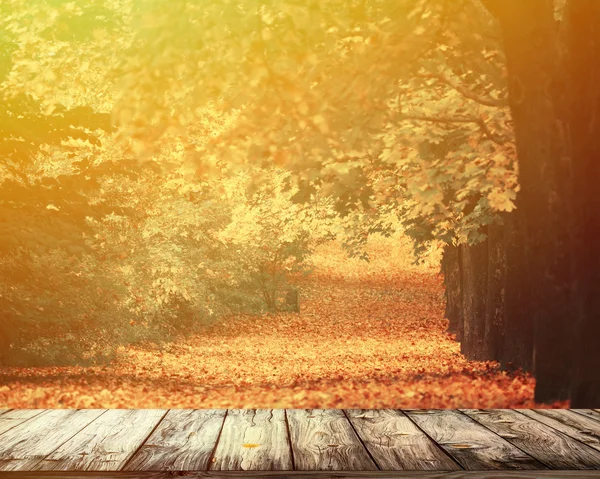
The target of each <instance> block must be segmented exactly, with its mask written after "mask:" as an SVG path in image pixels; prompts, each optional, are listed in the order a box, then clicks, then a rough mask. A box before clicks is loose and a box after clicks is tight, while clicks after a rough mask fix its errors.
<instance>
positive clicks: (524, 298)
mask: <svg viewBox="0 0 600 479" xmlns="http://www.w3.org/2000/svg"><path fill="white" fill-rule="evenodd" d="M522 216H523V215H522V213H521V211H520V210H517V211H513V212H512V213H506V214H505V215H504V217H503V221H504V249H505V254H506V272H505V275H504V337H505V341H504V343H503V347H502V349H501V351H500V354H499V357H498V361H499V362H500V365H501V366H502V368H503V369H508V370H513V369H523V370H524V371H531V370H532V368H533V316H532V313H531V302H530V299H529V298H530V286H529V285H530V279H529V270H528V268H527V256H528V254H527V250H526V249H525V238H524V236H525V225H524V221H523V218H522Z"/></svg>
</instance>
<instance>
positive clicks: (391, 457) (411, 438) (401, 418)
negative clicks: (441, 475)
mask: <svg viewBox="0 0 600 479" xmlns="http://www.w3.org/2000/svg"><path fill="white" fill-rule="evenodd" d="M346 414H347V415H348V419H350V422H351V423H352V425H353V426H354V428H355V429H356V432H357V433H358V435H359V436H360V438H361V440H362V442H363V443H364V445H365V446H366V448H367V450H368V451H369V452H370V453H371V456H372V457H373V459H375V462H376V463H377V464H378V465H379V467H380V468H381V469H383V470H392V471H397V470H429V471H445V470H447V471H457V470H461V467H460V466H459V465H458V464H457V463H456V462H455V461H453V460H452V459H451V458H450V457H449V456H448V455H447V454H445V453H444V452H443V451H442V450H441V449H440V448H439V447H438V446H437V445H436V444H435V443H434V442H433V441H432V440H431V439H429V438H428V437H427V436H426V435H425V433H424V432H423V431H421V430H420V429H419V428H418V427H417V426H415V424H414V423H413V422H412V421H411V420H410V419H409V418H408V417H406V416H405V415H404V413H402V412H401V411H399V410H395V409H349V410H347V411H346Z"/></svg>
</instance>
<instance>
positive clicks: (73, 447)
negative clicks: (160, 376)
mask: <svg viewBox="0 0 600 479" xmlns="http://www.w3.org/2000/svg"><path fill="white" fill-rule="evenodd" d="M166 413H167V411H166V410H164V409H109V410H108V411H106V413H104V414H102V415H101V416H100V417H98V418H97V419H96V420H94V421H93V422H91V423H90V424H88V425H87V426H86V427H85V428H83V429H82V430H81V431H79V432H78V433H77V434H75V435H74V436H73V437H71V438H70V439H69V440H68V441H66V442H65V443H64V444H62V445H60V447H58V448H57V449H56V450H55V451H54V452H52V453H51V454H50V455H48V456H47V457H46V458H45V459H44V460H42V461H40V462H39V463H38V464H36V465H35V466H34V467H33V468H32V469H33V470H36V471H86V470H94V471H118V470H119V469H121V467H123V465H124V464H125V463H126V461H127V460H128V459H129V458H130V457H131V456H132V455H133V453H134V452H135V451H136V450H137V449H138V448H139V447H140V446H141V444H142V442H143V441H144V440H145V439H146V438H147V437H148V436H149V435H150V433H151V432H152V431H153V430H154V428H155V427H156V425H157V424H158V422H159V421H160V420H161V419H162V418H163V416H164V415H165V414H166Z"/></svg>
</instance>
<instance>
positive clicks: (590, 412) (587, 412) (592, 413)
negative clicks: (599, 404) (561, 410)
mask: <svg viewBox="0 0 600 479" xmlns="http://www.w3.org/2000/svg"><path fill="white" fill-rule="evenodd" d="M569 411H573V412H576V413H577V414H583V415H584V416H587V417H591V418H592V419H595V420H596V421H600V412H598V411H596V410H594V409H569Z"/></svg>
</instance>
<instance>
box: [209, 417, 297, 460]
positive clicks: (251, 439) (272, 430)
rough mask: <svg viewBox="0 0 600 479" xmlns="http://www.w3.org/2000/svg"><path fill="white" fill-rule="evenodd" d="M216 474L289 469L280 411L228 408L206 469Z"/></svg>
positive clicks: (288, 456) (283, 420)
mask: <svg viewBox="0 0 600 479" xmlns="http://www.w3.org/2000/svg"><path fill="white" fill-rule="evenodd" d="M208 467H209V468H210V469H212V470H217V471H233V470H243V471H251V470H265V471H268V470H279V471H286V470H292V469H293V468H294V467H293V462H292V454H291V450H290V443H289V438H288V433H287V427H286V422H285V411H284V410H283V409H230V410H228V411H227V416H226V418H225V421H224V423H223V429H222V431H221V436H220V438H219V441H218V443H217V447H216V448H215V453H214V456H213V458H212V460H211V462H210V464H209V466H208Z"/></svg>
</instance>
